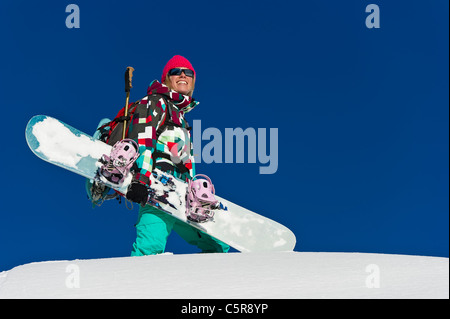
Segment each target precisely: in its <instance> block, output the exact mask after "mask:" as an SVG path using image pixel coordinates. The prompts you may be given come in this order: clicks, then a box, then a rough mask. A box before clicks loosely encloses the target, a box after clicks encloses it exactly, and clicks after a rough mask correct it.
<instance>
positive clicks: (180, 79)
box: [167, 68, 194, 95]
mask: <svg viewBox="0 0 450 319" xmlns="http://www.w3.org/2000/svg"><path fill="white" fill-rule="evenodd" d="M180 69H184V70H185V69H187V68H180ZM167 77H168V80H169V87H170V88H171V89H172V90H174V91H176V92H178V93H181V94H184V95H192V92H193V91H194V79H193V78H191V77H189V76H186V74H184V72H182V73H181V74H180V75H170V76H169V75H168V76H167Z"/></svg>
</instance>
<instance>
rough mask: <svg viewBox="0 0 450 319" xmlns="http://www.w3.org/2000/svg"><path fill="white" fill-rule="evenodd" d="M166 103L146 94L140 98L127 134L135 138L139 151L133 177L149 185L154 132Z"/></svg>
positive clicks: (159, 123) (154, 139)
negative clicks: (136, 168) (136, 169)
mask: <svg viewBox="0 0 450 319" xmlns="http://www.w3.org/2000/svg"><path fill="white" fill-rule="evenodd" d="M165 116H166V105H165V102H164V99H162V98H154V97H152V96H147V97H145V98H143V99H142V100H140V102H139V104H138V105H137V107H136V111H135V112H134V114H133V118H132V120H131V121H132V123H131V124H132V127H131V130H130V132H129V136H130V137H132V138H134V139H135V140H136V139H137V143H138V145H139V153H140V154H141V155H140V156H139V158H138V159H137V161H136V163H137V166H138V168H139V170H138V172H137V173H136V175H135V179H136V180H138V181H139V182H141V183H143V184H146V185H150V183H151V181H150V176H151V173H152V170H153V153H154V151H155V149H156V142H157V136H156V132H157V130H158V129H159V127H160V126H161V125H162V124H163V123H164V121H165Z"/></svg>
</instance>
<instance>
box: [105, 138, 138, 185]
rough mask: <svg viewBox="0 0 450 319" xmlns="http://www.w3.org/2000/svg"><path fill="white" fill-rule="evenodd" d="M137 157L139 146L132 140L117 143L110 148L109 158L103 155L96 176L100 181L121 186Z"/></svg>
mask: <svg viewBox="0 0 450 319" xmlns="http://www.w3.org/2000/svg"><path fill="white" fill-rule="evenodd" d="M138 157H139V146H138V144H137V143H136V142H135V141H133V140H132V139H123V140H121V141H118V142H117V143H116V144H114V146H113V147H112V150H111V154H110V156H108V155H103V156H102V157H101V158H100V160H99V162H100V163H101V164H102V166H101V167H100V168H99V169H98V171H97V175H98V177H99V179H100V181H103V182H106V183H111V184H114V185H122V184H123V182H124V180H125V178H126V177H127V176H128V173H129V172H130V171H131V169H132V166H133V164H134V163H135V162H136V160H137V158H138Z"/></svg>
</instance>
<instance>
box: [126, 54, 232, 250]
mask: <svg viewBox="0 0 450 319" xmlns="http://www.w3.org/2000/svg"><path fill="white" fill-rule="evenodd" d="M196 75H197V74H196V72H195V70H194V68H193V66H192V64H191V63H190V62H189V61H188V60H187V59H186V58H184V57H182V56H180V55H176V56H174V57H172V58H171V59H170V60H169V61H168V62H167V64H166V65H165V67H164V69H163V72H162V76H161V82H158V81H157V80H154V81H153V82H152V83H151V84H150V86H149V87H148V90H147V96H146V97H144V98H143V99H141V100H140V101H138V102H137V106H136V109H135V111H134V112H133V115H132V117H131V120H130V123H129V126H128V129H127V130H128V132H127V133H128V134H127V135H128V138H132V139H134V140H135V141H136V142H137V143H138V146H139V152H140V154H141V155H140V156H139V158H138V159H137V161H136V163H137V166H138V170H137V173H136V174H135V176H134V180H133V182H132V183H131V185H130V186H129V188H128V191H127V195H126V197H127V199H129V200H131V201H133V202H136V203H139V204H141V207H140V209H139V216H138V221H137V223H136V233H137V237H136V241H135V242H134V244H133V249H132V253H131V255H132V256H142V255H153V254H160V253H164V251H165V246H166V242H167V238H168V236H169V235H170V233H171V231H172V230H174V231H175V232H177V233H178V234H179V235H180V236H181V237H182V238H183V239H184V240H186V241H187V242H188V243H190V244H192V245H195V246H197V247H198V248H200V249H201V251H202V252H205V253H206V252H208V253H210V252H211V253H214V252H217V253H224V252H228V250H229V248H230V247H229V246H228V245H227V244H225V243H223V242H221V241H219V240H216V239H215V238H213V237H211V236H209V235H207V234H205V233H203V232H201V231H199V230H197V229H195V228H193V227H191V226H189V225H187V224H184V223H181V222H179V221H177V220H176V219H175V218H174V217H172V216H170V215H168V214H166V213H164V212H162V211H160V210H158V209H157V208H154V207H152V206H150V205H148V204H147V205H146V204H145V203H146V201H147V197H148V187H149V186H150V183H151V181H150V178H149V177H150V174H151V173H152V170H153V169H155V168H158V169H160V170H162V171H164V172H167V173H170V174H171V175H173V176H174V177H175V178H177V179H180V180H183V181H188V180H189V179H192V177H193V176H194V175H195V163H194V156H193V149H192V139H191V135H190V132H189V129H190V128H189V126H188V123H187V121H186V120H185V117H184V114H185V113H187V112H189V111H191V110H192V109H193V108H194V107H195V106H197V104H198V102H197V101H195V100H194V99H193V98H192V94H193V92H194V86H195V80H196Z"/></svg>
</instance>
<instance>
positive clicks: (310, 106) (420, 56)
mask: <svg viewBox="0 0 450 319" xmlns="http://www.w3.org/2000/svg"><path fill="white" fill-rule="evenodd" d="M70 3H76V4H77V5H78V6H79V8H80V28H79V29H68V28H67V27H66V24H65V21H66V17H67V16H68V14H69V13H66V12H65V9H66V6H67V5H68V4H70ZM370 3H376V4H378V5H379V8H380V28H379V29H368V28H367V27H366V24H365V20H366V17H367V15H368V14H369V13H366V12H365V8H366V6H367V5H368V4H370ZM448 6H449V3H448V1H447V0H433V1H425V0H422V1H398V0H395V1H385V0H383V1H381V0H373V1H356V0H354V1H332V0H326V1H325V0H322V1H275V2H274V1H243V0H239V1H220V2H219V1H188V2H186V1H157V2H153V1H135V0H130V1H104V0H100V1H87V0H75V1H73V2H64V1H56V2H55V1H18V0H14V1H13V0H3V1H1V3H0V32H1V41H2V49H1V51H0V61H1V65H2V67H1V72H2V76H1V80H0V81H1V83H0V105H1V106H2V108H1V109H2V111H3V115H4V116H3V120H2V121H1V122H2V125H1V126H0V129H1V133H2V137H3V140H2V142H3V150H2V156H1V157H0V161H1V167H2V173H3V183H2V186H1V193H2V195H3V200H2V201H1V206H0V207H1V213H0V271H1V270H7V269H10V268H12V267H14V266H17V265H20V264H24V263H27V262H32V261H42V260H60V259H77V258H79V259H84V258H103V257H118V256H128V255H129V254H130V250H131V245H132V243H133V241H134V239H135V230H134V227H133V225H134V223H135V221H136V219H137V210H136V208H135V210H134V211H131V212H130V211H128V210H127V209H126V208H125V206H124V204H123V203H122V204H121V205H119V204H117V203H116V202H108V203H105V204H104V205H103V206H102V207H100V208H96V209H92V208H91V206H90V203H89V201H88V200H87V199H86V195H85V193H84V180H83V179H82V178H81V177H79V176H77V175H74V174H72V173H70V172H68V171H64V170H62V169H60V168H58V167H56V166H52V165H50V164H48V163H45V162H43V161H41V160H40V159H38V158H37V157H35V156H34V155H33V154H32V153H31V151H30V150H29V149H28V147H27V145H26V141H25V138H24V130H25V126H26V123H27V121H28V120H29V119H30V118H31V117H32V116H33V115H35V114H47V115H50V116H53V117H56V118H59V119H61V120H63V121H64V122H67V123H69V124H71V125H72V126H74V127H77V128H79V129H81V130H83V131H85V132H88V133H92V132H93V131H94V130H95V127H96V125H97V123H98V121H99V120H100V119H101V118H103V117H113V116H114V115H115V114H116V113H117V111H118V109H120V108H121V107H122V106H123V105H124V101H125V94H124V92H123V73H124V70H125V68H126V67H127V66H128V65H131V66H133V67H134V68H135V69H136V71H135V74H134V77H133V84H134V87H133V89H132V92H131V99H132V100H137V99H139V98H141V97H143V96H144V95H145V92H146V87H147V85H148V84H149V83H150V81H152V80H153V79H159V78H160V76H161V72H162V68H163V66H164V64H165V63H166V62H167V60H168V59H169V58H171V57H172V56H173V55H175V54H181V55H184V56H186V57H187V58H188V59H189V60H190V61H191V62H192V64H193V65H194V67H195V69H196V71H197V74H198V79H197V85H196V91H195V93H194V97H195V98H196V99H197V100H198V101H200V105H199V106H198V108H197V109H195V110H194V111H193V112H192V113H190V114H189V115H188V120H190V121H191V122H192V121H193V120H201V121H202V128H204V129H205V128H211V127H214V128H218V129H219V130H220V131H221V132H222V133H224V132H225V129H226V128H237V127H241V128H244V129H245V128H255V129H257V128H266V129H269V128H277V129H278V170H277V172H276V173H275V174H272V175H260V174H259V166H260V165H261V164H260V163H248V160H247V159H246V163H244V164H238V163H231V164H225V163H222V164H218V163H213V164H205V163H203V164H201V165H198V171H199V172H202V173H206V174H208V175H209V176H210V177H211V178H212V179H213V181H214V183H215V186H216V189H217V192H218V193H219V194H220V195H221V196H223V197H225V198H227V199H229V200H231V201H234V202H236V203H238V204H241V205H243V206H245V207H247V208H249V209H251V210H254V211H256V212H258V213H260V214H263V215H265V216H267V217H269V218H272V219H275V220H277V221H279V222H281V223H283V224H285V225H287V226H288V227H289V228H290V229H292V230H293V231H294V233H295V234H296V236H297V240H298V244H297V247H296V250H297V251H338V252H344V251H345V252H373V253H395V254H420V255H430V256H447V257H448V252H449V246H448V243H449V232H448V229H449V219H448V217H449V198H448V192H449V189H448V188H449V187H448V186H449V181H448V176H449V171H448V167H449V166H448V164H449V157H448V155H449V152H448V151H449V140H448V133H449V126H448V123H449V122H448V121H449V120H448V119H449V114H448V112H449V91H448V86H449V83H448V82H449V74H448V72H449V71H448V70H449V65H448V58H449V51H448V49H449V42H448V22H449V19H448V10H449V8H448ZM206 143H208V141H203V144H206ZM167 251H172V252H174V253H192V252H197V249H196V248H195V247H191V246H189V245H188V244H186V243H184V242H183V241H182V240H181V239H180V238H179V237H178V236H177V235H176V234H173V235H172V236H171V237H170V238H169V243H168V246H167Z"/></svg>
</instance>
